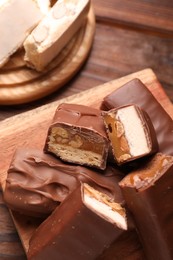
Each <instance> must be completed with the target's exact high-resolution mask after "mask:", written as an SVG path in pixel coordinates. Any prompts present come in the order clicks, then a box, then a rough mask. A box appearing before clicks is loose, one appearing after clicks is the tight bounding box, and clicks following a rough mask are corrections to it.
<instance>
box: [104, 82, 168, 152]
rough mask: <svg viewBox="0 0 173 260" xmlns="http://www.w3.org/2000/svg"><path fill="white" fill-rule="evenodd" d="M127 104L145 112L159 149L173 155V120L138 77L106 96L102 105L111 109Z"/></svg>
mask: <svg viewBox="0 0 173 260" xmlns="http://www.w3.org/2000/svg"><path fill="white" fill-rule="evenodd" d="M128 104H135V105H137V106H139V107H140V108H142V109H143V110H144V111H146V112H147V114H148V115H149V117H150V119H151V121H152V123H153V126H154V129H155V131H156V136H157V140H158V144H159V151H160V152H162V153H165V154H168V155H173V120H172V118H171V117H170V116H169V115H168V114H167V112H166V111H165V110H164V108H163V107H162V106H161V105H160V103H159V102H158V101H157V100H156V99H155V97H154V96H153V95H152V94H151V92H150V91H149V90H148V89H147V87H146V86H145V85H144V84H143V83H142V82H141V81H140V80H139V79H133V80H131V81H130V82H128V83H126V84H125V85H123V86H122V87H120V88H119V89H117V90H115V91H114V92H112V93H111V94H109V95H108V96H106V97H105V98H104V101H103V104H102V107H105V108H106V109H112V108H117V107H119V106H124V105H128Z"/></svg>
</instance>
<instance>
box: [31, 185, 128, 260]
mask: <svg viewBox="0 0 173 260" xmlns="http://www.w3.org/2000/svg"><path fill="white" fill-rule="evenodd" d="M118 226H120V228H119V227H118ZM126 229H127V224H126V212H125V210H124V209H123V208H122V207H121V206H120V205H118V204H115V203H114V202H113V201H111V199H110V198H109V197H107V196H106V195H105V194H103V193H100V192H98V191H97V190H95V189H93V188H92V187H90V186H89V185H88V184H85V183H84V184H82V186H81V187H78V188H77V189H76V190H75V191H74V192H73V193H72V194H70V196H68V198H67V199H66V200H64V202H63V203H62V204H61V205H60V206H59V207H58V208H57V209H56V210H55V211H54V212H53V213H52V215H50V216H49V217H48V218H47V219H46V220H45V221H44V222H43V223H42V224H41V225H40V226H39V228H38V229H37V230H36V232H35V233H34V234H33V236H32V238H31V240H30V246H29V250H28V259H29V260H40V259H42V260H43V259H48V258H50V259H51V260H56V259H76V260H78V259H79V260H80V259H84V260H87V259H97V258H98V257H99V256H101V254H102V253H103V251H104V250H105V248H108V247H109V245H110V244H112V243H113V242H114V241H115V240H116V239H118V238H119V237H120V236H121V235H122V234H123V233H124V232H126ZM45 234H46V235H45Z"/></svg>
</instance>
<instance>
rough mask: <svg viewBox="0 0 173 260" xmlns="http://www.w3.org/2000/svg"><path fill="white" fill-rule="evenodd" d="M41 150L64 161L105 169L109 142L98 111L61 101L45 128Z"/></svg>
mask: <svg viewBox="0 0 173 260" xmlns="http://www.w3.org/2000/svg"><path fill="white" fill-rule="evenodd" d="M44 150H45V152H51V153H53V154H54V155H56V156H57V157H60V158H61V159H62V160H64V161H68V162H72V163H77V164H81V165H86V166H91V167H96V168H99V169H102V170H103V169H105V168H106V162H107V156H108V150H109V142H108V140H107V136H106V133H105V129H104V124H103V119H102V117H101V111H100V110H97V109H95V108H91V107H88V106H83V105H76V104H65V103H64V104H61V105H60V106H59V107H58V108H57V110H56V112H55V116H54V119H53V122H52V124H51V125H50V127H49V130H48V136H47V140H46V144H45V149H44Z"/></svg>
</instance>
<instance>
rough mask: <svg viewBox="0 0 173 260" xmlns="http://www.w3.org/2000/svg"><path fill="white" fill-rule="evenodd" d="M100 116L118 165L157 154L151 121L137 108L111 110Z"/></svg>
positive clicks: (132, 106)
mask: <svg viewBox="0 0 173 260" xmlns="http://www.w3.org/2000/svg"><path fill="white" fill-rule="evenodd" d="M102 116H103V119H104V123H105V127H106V132H107V134H108V138H109V140H110V143H111V147H112V151H113V154H114V158H115V160H116V161H117V163H118V164H119V165H120V164H123V163H126V162H128V161H133V160H135V159H138V158H141V157H143V156H146V155H151V154H153V153H155V152H157V150H158V143H157V139H156V134H155V130H154V128H153V125H152V123H151V120H150V119H149V117H148V115H147V114H146V113H145V112H143V111H142V110H141V109H140V108H139V107H138V106H135V105H127V106H123V107H119V108H116V109H111V110H109V111H108V112H102Z"/></svg>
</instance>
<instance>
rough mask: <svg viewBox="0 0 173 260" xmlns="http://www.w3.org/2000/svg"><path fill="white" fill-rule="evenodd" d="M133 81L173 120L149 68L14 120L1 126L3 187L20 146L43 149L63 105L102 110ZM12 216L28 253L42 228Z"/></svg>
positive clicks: (0, 175)
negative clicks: (108, 99)
mask: <svg viewBox="0 0 173 260" xmlns="http://www.w3.org/2000/svg"><path fill="white" fill-rule="evenodd" d="M133 78H139V79H140V80H141V81H142V82H143V83H144V84H145V85H146V86H147V87H148V88H149V90H150V91H151V92H152V93H153V95H154V96H155V97H156V98H157V99H158V101H159V102H160V104H161V105H162V106H163V107H164V108H165V110H166V111H167V112H168V113H169V115H170V116H171V117H172V118H173V105H172V103H171V102H170V100H169V98H168V97H167V96H166V94H165V92H164V90H163V88H162V86H161V84H160V83H159V81H158V79H157V77H156V75H155V74H154V72H153V71H152V70H151V69H145V70H142V71H139V72H136V73H133V74H130V75H128V76H125V77H123V78H120V79H116V80H113V81H111V82H108V83H105V84H103V85H100V86H97V87H95V88H92V89H89V90H87V91H84V92H81V93H79V94H77V95H74V96H71V97H68V98H66V99H62V100H60V101H56V102H53V103H51V104H48V105H45V106H42V107H39V108H37V109H34V110H31V111H28V112H25V113H23V114H20V115H17V116H14V117H11V118H9V119H7V120H4V121H2V122H1V123H0V153H1V156H0V157H1V167H0V181H1V186H2V188H3V187H4V183H5V179H6V172H7V170H8V167H9V164H10V161H11V158H12V155H13V153H14V151H15V149H16V148H17V147H36V148H40V149H42V148H43V145H44V142H45V138H46V134H47V129H48V126H49V124H50V122H51V120H52V117H53V115H54V112H55V109H56V107H57V106H58V105H59V104H60V103H62V102H68V103H76V104H85V105H89V106H92V107H96V108H99V107H100V105H101V102H102V100H103V97H105V96H106V95H108V94H109V93H111V92H112V91H114V90H115V89H117V88H118V87H120V86H122V85H123V84H125V83H126V82H128V81H130V80H131V79H133ZM12 217H13V219H14V223H15V225H16V228H17V231H18V233H19V236H20V238H21V241H22V244H23V246H24V249H25V251H26V252H27V249H28V241H29V239H30V237H31V235H32V233H33V231H34V230H35V228H36V227H37V226H38V225H39V221H36V220H35V219H31V218H28V219H26V218H23V217H22V216H21V215H19V214H14V213H12Z"/></svg>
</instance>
